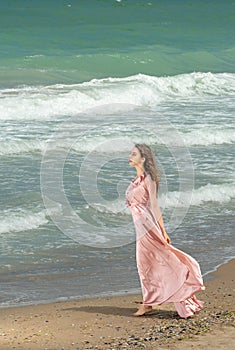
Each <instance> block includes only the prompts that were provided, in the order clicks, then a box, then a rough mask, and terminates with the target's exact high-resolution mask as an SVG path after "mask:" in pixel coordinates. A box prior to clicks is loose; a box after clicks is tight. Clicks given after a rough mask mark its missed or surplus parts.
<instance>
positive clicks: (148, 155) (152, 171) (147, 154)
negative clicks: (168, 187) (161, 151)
mask: <svg viewBox="0 0 235 350" xmlns="http://www.w3.org/2000/svg"><path fill="white" fill-rule="evenodd" d="M135 147H136V148H137V149H138V150H139V152H140V155H141V157H142V158H145V162H144V170H145V171H146V173H147V174H149V175H150V176H151V179H152V180H153V181H155V182H156V185H157V190H158V186H159V182H160V179H159V175H158V170H157V167H156V163H155V160H154V154H153V152H152V150H151V148H150V147H149V146H148V145H146V144H141V143H136V144H135Z"/></svg>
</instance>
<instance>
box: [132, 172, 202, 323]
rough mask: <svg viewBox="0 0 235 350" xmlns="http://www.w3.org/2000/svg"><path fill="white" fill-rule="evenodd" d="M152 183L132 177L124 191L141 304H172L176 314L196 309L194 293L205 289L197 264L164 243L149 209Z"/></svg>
mask: <svg viewBox="0 0 235 350" xmlns="http://www.w3.org/2000/svg"><path fill="white" fill-rule="evenodd" d="M154 196H156V183H155V182H154V181H153V180H152V179H151V176H150V175H149V174H146V173H144V174H143V175H141V176H140V177H136V178H135V179H133V180H132V181H131V184H130V185H129V187H128V188H127V191H126V204H127V206H128V207H129V208H130V210H131V213H132V217H133V221H134V224H135V229H136V261H137V269H138V273H139V277H140V283H141V288H142V294H143V304H144V305H160V304H164V303H171V302H172V303H174V305H175V308H176V310H177V312H178V314H179V315H180V317H183V318H187V317H190V316H192V315H193V314H194V313H195V312H197V311H200V310H201V309H202V307H203V302H202V301H200V300H198V299H197V298H196V297H195V295H194V293H195V292H199V291H202V290H205V287H204V285H203V280H202V275H201V270H200V266H199V264H198V263H197V261H196V260H195V259H194V258H192V257H191V256H190V255H188V254H186V253H184V252H182V251H180V250H179V249H177V248H175V247H173V246H172V245H171V244H168V243H167V242H166V240H165V239H164V237H163V234H162V230H161V228H160V226H159V224H158V222H157V219H156V216H155V214H154V212H153V210H152V208H153V204H152V203H153V202H152V200H153V198H154Z"/></svg>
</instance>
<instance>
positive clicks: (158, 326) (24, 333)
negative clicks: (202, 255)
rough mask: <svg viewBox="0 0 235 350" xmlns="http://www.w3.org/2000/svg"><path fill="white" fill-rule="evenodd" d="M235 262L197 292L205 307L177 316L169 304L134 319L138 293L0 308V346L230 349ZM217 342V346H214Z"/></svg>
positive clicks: (234, 343)
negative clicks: (186, 316) (190, 317)
mask: <svg viewBox="0 0 235 350" xmlns="http://www.w3.org/2000/svg"><path fill="white" fill-rule="evenodd" d="M234 281H235V260H231V261H230V262H228V263H227V264H224V265H223V266H221V267H220V268H219V269H218V270H217V271H216V272H214V273H212V274H211V275H210V279H209V280H208V281H207V282H206V283H205V285H206V291H205V292H202V293H198V294H197V295H198V297H199V298H200V299H201V300H203V301H204V302H205V305H204V310H203V311H201V312H200V313H199V314H197V315H196V316H195V317H194V318H192V319H189V320H185V319H180V318H179V317H178V315H177V313H176V311H175V310H174V306H173V305H171V304H168V305H161V306H156V307H154V312H153V313H152V314H151V315H148V316H142V317H133V316H131V315H130V314H131V313H133V312H134V311H136V309H137V308H138V303H139V302H141V295H126V296H120V297H111V298H110V297H109V298H97V299H92V300H91V299H89V300H87V299H86V300H78V301H69V302H57V303H51V304H44V305H34V306H24V307H16V308H8V309H1V310H0V313H1V321H0V322H1V323H0V349H1V350H7V349H17V350H27V349H30V350H34V349H35V350H37V349H38V350H39V349H40V350H42V349H44V350H46V349H47V350H62V349H65V350H67V349H68V350H70V349H77V350H80V349H81V350H82V349H99V350H103V349H104V350H105V349H109V350H112V349H157V348H159V349H172V350H173V349H183V350H184V349H185V350H186V349H204V348H206V349H207V350H209V349H211V350H212V349H215V348H216V349H224V350H225V349H229V348H230V349H232V348H235V328H234V327H235V284H234ZM215 345H216V347H215Z"/></svg>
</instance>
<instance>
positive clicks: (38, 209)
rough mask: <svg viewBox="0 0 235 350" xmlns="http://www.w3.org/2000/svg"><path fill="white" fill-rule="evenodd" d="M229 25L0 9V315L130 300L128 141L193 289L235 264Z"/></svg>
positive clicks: (113, 9) (133, 5) (209, 11)
mask: <svg viewBox="0 0 235 350" xmlns="http://www.w3.org/2000/svg"><path fill="white" fill-rule="evenodd" d="M234 13H235V2H234V1H232V0H226V1H221V0H213V1H202V0H197V1H192V0H38V1H31V0H18V1H15V0H8V1H1V3H0V102H1V103H0V178H1V186H0V307H1V308H5V307H11V306H16V305H17V306H21V305H29V304H38V303H47V302H51V301H61V300H76V299H82V298H92V297H102V296H112V295H126V294H131V293H140V292H141V288H140V281H139V277H138V273H137V268H136V259H135V253H136V252H135V247H136V242H135V229H134V226H133V222H132V218H131V214H130V212H129V209H128V208H127V207H126V204H125V191H126V188H127V187H128V185H129V183H130V181H131V180H132V179H133V178H134V177H135V175H136V173H135V169H134V168H131V167H130V166H129V163H128V157H129V153H130V150H131V148H132V147H133V146H134V144H135V143H146V144H148V145H149V146H150V147H151V148H152V150H153V152H154V155H155V159H156V164H157V167H158V170H159V174H160V179H161V181H160V187H159V193H158V199H159V204H160V206H161V210H162V214H163V218H164V222H165V227H166V230H167V232H168V234H169V235H170V237H171V240H172V244H173V245H174V246H175V247H177V248H178V249H181V250H183V251H184V252H186V253H188V254H190V255H192V256H193V257H194V258H195V259H196V260H197V261H198V262H199V264H200V267H201V270H202V274H203V277H204V280H207V279H208V278H209V272H211V271H214V270H215V269H216V268H217V267H218V266H220V265H221V264H223V263H225V262H227V261H229V260H230V259H232V258H234V257H235V234H234V226H235V225H234V224H235V222H234V209H235V171H234V170H235V169H234V156H235V149H234V144H235V44H234V34H235V31H234ZM231 273H232V272H231Z"/></svg>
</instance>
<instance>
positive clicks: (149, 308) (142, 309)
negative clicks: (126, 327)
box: [131, 305, 153, 316]
mask: <svg viewBox="0 0 235 350" xmlns="http://www.w3.org/2000/svg"><path fill="white" fill-rule="evenodd" d="M152 309H153V308H152V306H149V305H141V307H140V308H139V310H138V311H136V312H135V313H134V314H131V315H132V316H143V315H145V314H147V313H149V312H151V311H152Z"/></svg>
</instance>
